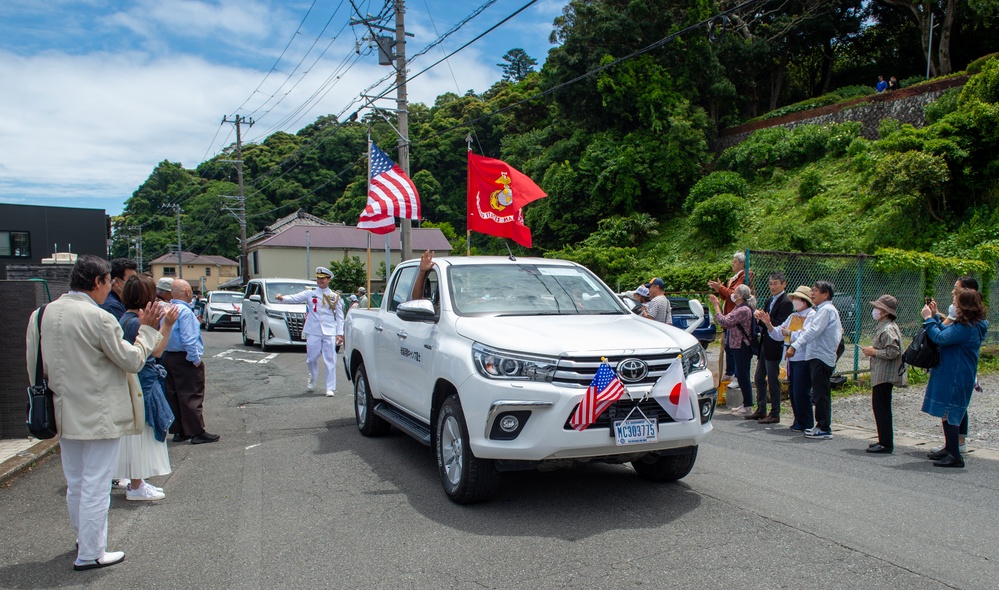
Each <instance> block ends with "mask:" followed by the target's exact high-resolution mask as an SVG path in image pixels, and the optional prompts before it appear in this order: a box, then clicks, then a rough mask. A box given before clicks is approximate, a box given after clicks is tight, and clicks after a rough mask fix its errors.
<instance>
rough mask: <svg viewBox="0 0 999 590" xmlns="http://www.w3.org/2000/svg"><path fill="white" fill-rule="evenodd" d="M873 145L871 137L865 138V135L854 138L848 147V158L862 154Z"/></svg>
mask: <svg viewBox="0 0 999 590" xmlns="http://www.w3.org/2000/svg"><path fill="white" fill-rule="evenodd" d="M870 147H871V141H870V140H869V139H864V138H863V137H857V138H854V140H853V141H851V142H850V147H848V148H846V155H847V157H848V158H856V157H857V156H859V155H860V154H863V153H865V152H867V150H869V149H870Z"/></svg>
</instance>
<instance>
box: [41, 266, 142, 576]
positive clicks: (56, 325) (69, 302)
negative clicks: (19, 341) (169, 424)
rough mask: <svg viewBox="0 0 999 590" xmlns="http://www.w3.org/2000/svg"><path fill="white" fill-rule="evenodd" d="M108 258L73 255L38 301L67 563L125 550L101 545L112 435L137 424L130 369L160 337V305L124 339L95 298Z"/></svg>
mask: <svg viewBox="0 0 999 590" xmlns="http://www.w3.org/2000/svg"><path fill="white" fill-rule="evenodd" d="M110 273H111V264H110V263H109V262H107V261H106V260H104V259H102V258H98V257H96V256H91V255H84V256H80V257H79V258H78V259H77V261H76V264H75V265H74V266H73V271H72V273H71V274H70V291H69V293H67V294H65V295H63V296H62V297H60V298H59V299H57V300H56V301H53V302H52V303H50V304H49V305H47V306H46V307H45V311H44V314H43V315H42V327H41V336H40V337H41V345H42V363H43V369H44V373H45V377H46V380H47V383H48V386H49V388H50V389H52V391H53V393H54V401H55V414H56V425H57V427H58V429H59V447H60V451H61V454H62V468H63V473H64V474H65V476H66V505H67V507H68V508H69V517H70V520H71V521H72V523H73V529H74V531H75V532H76V539H77V546H78V549H77V558H76V563H75V564H74V566H73V568H74V569H76V570H88V569H94V568H100V567H106V566H109V565H113V564H115V563H119V562H120V561H121V560H123V559H124V558H125V554H124V552H121V551H112V552H108V551H105V549H106V548H107V529H108V507H109V505H110V501H111V496H110V494H109V491H110V489H111V476H112V472H113V471H114V467H115V463H116V461H117V456H118V439H119V438H120V437H122V436H124V435H126V434H137V433H139V432H141V431H142V427H143V423H144V421H145V413H144V409H143V403H142V397H141V396H142V388H141V387H140V386H139V381H138V378H137V377H136V375H135V374H136V373H137V372H138V371H139V369H141V368H142V367H143V365H144V364H145V362H146V357H147V356H149V353H150V351H151V350H152V349H153V348H154V347H155V346H156V345H157V344H158V343H159V341H160V339H161V338H162V336H161V335H160V334H159V332H157V331H156V326H157V325H158V324H159V320H160V316H161V315H162V312H161V311H158V310H154V308H152V307H151V306H150V307H147V308H146V309H145V310H143V311H142V312H141V313H140V317H139V320H140V322H141V323H142V327H141V328H140V330H139V335H138V337H136V339H135V344H134V345H133V344H129V343H128V342H126V341H125V340H123V339H122V336H123V333H122V329H121V326H119V325H118V321H117V320H116V319H115V317H114V316H113V315H111V314H110V313H108V312H106V311H104V310H103V309H101V308H100V307H98V305H99V304H101V303H103V302H104V298H105V297H107V294H108V292H109V291H110V290H111V275H110ZM37 315H38V312H37V311H36V312H35V313H33V314H32V315H31V319H30V320H29V322H28V332H27V361H28V378H29V380H31V381H32V382H33V381H34V377H35V359H36V357H37V352H38V341H39V333H38V328H37V319H36V317H37Z"/></svg>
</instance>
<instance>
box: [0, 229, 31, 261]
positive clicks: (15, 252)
mask: <svg viewBox="0 0 999 590" xmlns="http://www.w3.org/2000/svg"><path fill="white" fill-rule="evenodd" d="M0 256H9V257H13V258H31V238H30V234H29V233H28V232H26V231H0Z"/></svg>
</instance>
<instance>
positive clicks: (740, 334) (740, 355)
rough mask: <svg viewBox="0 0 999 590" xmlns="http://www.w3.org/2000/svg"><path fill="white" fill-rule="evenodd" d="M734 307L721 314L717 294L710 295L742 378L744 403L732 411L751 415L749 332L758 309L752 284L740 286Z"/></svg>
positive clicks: (716, 319)
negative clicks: (751, 290)
mask: <svg viewBox="0 0 999 590" xmlns="http://www.w3.org/2000/svg"><path fill="white" fill-rule="evenodd" d="M729 299H730V301H731V302H732V303H733V304H734V305H735V308H734V309H733V310H732V311H731V312H729V313H722V310H721V306H720V303H719V301H718V297H716V296H715V295H714V294H711V295H708V301H709V302H711V305H712V306H713V307H714V309H715V321H716V322H718V325H720V326H721V327H723V328H725V346H726V348H728V349H731V351H732V360H733V362H734V363H735V378H736V379H737V380H738V381H739V389H740V390H741V391H742V405H741V406H739V407H737V408H735V410H733V411H732V413H733V414H734V415H736V416H749V415H750V414H752V413H753V388H752V387H751V386H750V381H749V365H750V363H751V362H752V359H753V351H752V347H751V346H750V343H749V335H750V333H751V332H752V320H753V310H754V309H755V308H756V297H753V294H752V292H750V290H749V287H747V286H746V285H739V286H738V287H736V288H735V289H734V290H733V291H732V294H731V295H730V297H729Z"/></svg>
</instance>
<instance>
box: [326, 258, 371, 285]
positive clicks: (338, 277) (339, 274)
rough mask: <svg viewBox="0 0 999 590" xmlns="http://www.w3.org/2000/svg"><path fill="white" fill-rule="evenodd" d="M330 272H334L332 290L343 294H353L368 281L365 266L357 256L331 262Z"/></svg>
mask: <svg viewBox="0 0 999 590" xmlns="http://www.w3.org/2000/svg"><path fill="white" fill-rule="evenodd" d="M330 271H332V272H333V280H331V281H330V288H331V289H333V290H334V291H339V292H341V293H353V292H354V291H357V288H358V287H363V286H364V284H365V282H366V281H367V277H366V276H365V274H364V264H363V263H362V262H361V259H360V258H358V257H357V256H352V257H347V256H344V257H343V259H342V260H331V261H330Z"/></svg>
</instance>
